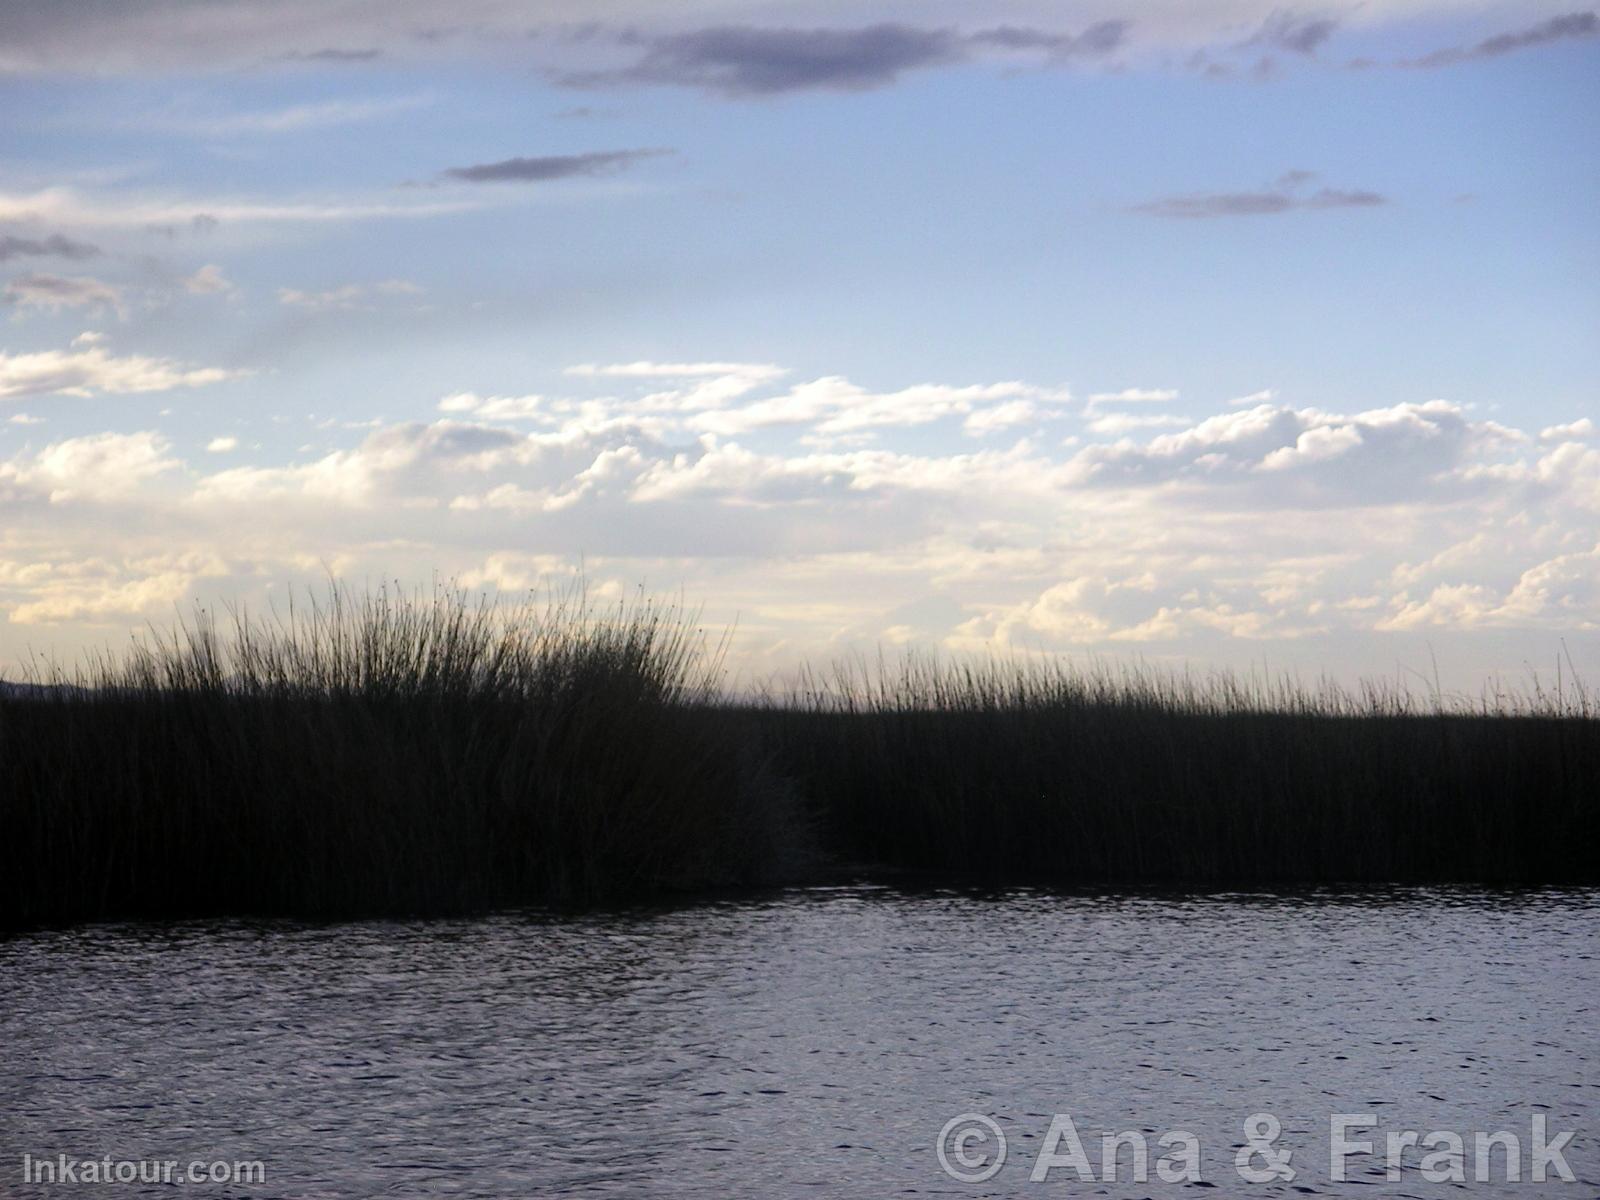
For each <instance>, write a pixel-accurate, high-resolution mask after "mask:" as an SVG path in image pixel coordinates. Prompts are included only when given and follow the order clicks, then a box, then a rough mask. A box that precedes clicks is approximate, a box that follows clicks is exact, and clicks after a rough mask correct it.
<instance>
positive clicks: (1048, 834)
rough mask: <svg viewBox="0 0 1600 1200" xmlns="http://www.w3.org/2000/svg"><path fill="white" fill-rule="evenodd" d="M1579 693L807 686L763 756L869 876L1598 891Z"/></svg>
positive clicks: (1128, 682)
mask: <svg viewBox="0 0 1600 1200" xmlns="http://www.w3.org/2000/svg"><path fill="white" fill-rule="evenodd" d="M1597 716H1600V706H1597V705H1596V703H1595V697H1594V696H1593V693H1591V692H1590V691H1588V690H1587V689H1585V688H1584V687H1583V686H1582V684H1581V683H1575V684H1570V685H1569V684H1565V683H1564V685H1563V686H1562V687H1561V688H1559V689H1558V690H1554V691H1552V690H1547V689H1545V688H1543V687H1541V686H1540V685H1539V684H1538V681H1537V680H1535V681H1534V683H1533V685H1532V686H1531V687H1530V688H1528V689H1527V690H1525V691H1521V692H1509V691H1504V690H1501V691H1497V692H1490V693H1486V694H1484V695H1480V696H1477V697H1460V696H1449V695H1446V694H1444V693H1442V692H1440V691H1439V690H1438V689H1433V690H1431V691H1430V692H1429V693H1428V694H1427V695H1425V696H1420V697H1419V696H1418V695H1417V694H1415V693H1413V692H1411V691H1408V690H1407V689H1405V688H1404V687H1401V686H1399V685H1397V684H1379V683H1373V684H1366V685H1363V686H1362V687H1360V688H1358V689H1356V690H1347V689H1344V688H1341V687H1339V686H1337V685H1336V684H1333V683H1331V682H1328V681H1321V682H1319V683H1318V684H1316V685H1313V686H1304V685H1301V684H1299V683H1297V682H1295V681H1293V680H1288V679H1278V680H1271V679H1264V678H1255V679H1249V678H1240V677H1238V676H1235V675H1230V674H1226V673H1211V674H1207V675H1204V676H1193V675H1181V674H1179V675H1173V674H1165V673H1161V672H1158V671H1153V670H1140V669H1129V668H1123V669H1116V668H1111V667H1101V668H1091V669H1086V670H1085V669H1079V668H1076V667H1074V666H1072V665H1070V664H1066V663H1062V662H1037V661H1035V662H1032V663H1022V662H1015V661H1000V660H991V661H988V662H983V663H976V664H974V663H965V664H962V663H943V662H940V661H938V660H936V659H931V658H911V659H908V660H906V661H904V662H902V663H900V664H898V665H894V666H884V665H881V664H880V665H878V666H877V667H876V668H874V669H870V670H869V669H865V668H863V667H861V666H859V665H858V666H855V667H853V668H849V669H844V670H837V671H836V672H835V673H834V674H833V675H831V676H829V677H828V678H827V679H825V680H821V681H819V680H818V679H817V678H816V677H814V676H802V678H801V680H800V681H799V683H798V685H797V686H796V687H795V688H794V689H792V690H791V691H790V692H788V693H787V694H778V695H771V696H769V697H768V698H767V703H766V705H765V708H764V711H763V713H762V722H761V724H762V735H761V739H762V742H763V745H765V746H766V747H767V748H768V751H769V753H771V754H772V756H773V759H774V761H775V762H776V764H777V766H778V769H779V770H781V771H784V772H785V773H787V774H788V775H790V776H791V777H793V778H795V779H797V780H800V781H802V782H803V789H804V790H805V792H806V793H807V794H808V795H813V796H816V797H819V798H823V802H822V803H821V804H820V805H819V811H820V812H821V814H822V816H823V819H824V820H825V822H826V830H827V836H828V840H829V842H830V844H832V845H834V846H836V847H839V848H840V849H841V850H842V851H843V852H846V853H848V854H851V855H853V856H855V857H857V858H859V859H861V860H863V861H867V862H887V863H893V864H895V865H897V866H900V867H903V868H909V869H914V870H920V871H926V872H933V873H938V874H946V875H952V874H961V875H967V876H971V877H974V878H980V879H986V880H992V881H1003V882H1017V881H1025V880H1027V881H1037V882H1044V883H1054V884H1107V883H1135V884H1184V885H1189V884H1200V885H1224V886H1231V885H1259V884H1270V885H1293V884H1336V883H1390V882H1424V881H1426V882H1475V883H1558V882H1559V883H1575V882H1597V881H1600V719H1597Z"/></svg>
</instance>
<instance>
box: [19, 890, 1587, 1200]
mask: <svg viewBox="0 0 1600 1200" xmlns="http://www.w3.org/2000/svg"><path fill="white" fill-rule="evenodd" d="M1597 917H1600V892H1594V891H1588V892H1539V893H1529V894H1520V895H1506V894H1492V893H1481V892H1471V891H1399V892H1387V893H1382V894H1374V893H1367V894H1363V895H1356V896H1350V895H1322V896H1300V897H1282V896H1223V897H1218V896H1210V897H1175V896H1158V895H1136V896H1061V895H1052V894H1045V893H1039V892H1012V893H1006V894H1004V895H998V896H996V895H984V896H977V895H971V894H957V893H945V892H935V893H929V892H916V893H910V892H905V891H898V890H890V889H884V888H870V887H856V888H826V889H809V890H804V891H795V892H787V893H783V894H780V895H775V896H770V897H764V898H760V899H754V900H742V901H737V902H722V903H710V904H700V905H695V906H692V907H682V908H675V909H664V910H652V911H634V912H627V913H620V914H619V913H610V914H604V915H592V916H583V917H551V916H545V915H537V914H533V915H530V914H514V915H502V916H497V917H494V918H490V919H484V920H475V921H450V922H416V923H372V924H353V925H335V926H323V927H307V926H295V925H281V924H242V923H234V924H215V923H213V924H199V923H196V924H184V925H176V926H148V925H114V926H97V927H92V928H84V929H76V930H67V931H52V932H43V933H37V934H30V935H26V936H20V937H13V938H10V939H8V940H4V941H0V1067H3V1080H0V1151H3V1154H4V1157H3V1158H0V1194H5V1195H28V1194H35V1193H30V1191H29V1190H28V1189H27V1188H26V1187H23V1186H21V1185H20V1183H19V1180H20V1177H21V1157H22V1155H23V1154H24V1153H30V1154H33V1155H34V1156H36V1157H45V1156H49V1157H53V1156H55V1155H57V1154H62V1153H64V1154H67V1155H69V1156H77V1157H81V1158H88V1157H99V1156H102V1155H106V1154H109V1155H112V1156H113V1157H115V1158H119V1159H142V1158H160V1159H166V1158H175V1159H180V1160H183V1161H188V1160H193V1159H204V1160H212V1159H229V1160H234V1159H238V1160H249V1159H259V1160H261V1161H263V1162H264V1163H265V1164H266V1168H267V1183H266V1186H265V1187H264V1188H263V1187H209V1188H207V1189H205V1191H204V1194H210V1195H218V1194H239V1195H244V1194H250V1195H271V1196H303V1197H310V1196H341V1197H342V1196H350V1197H365V1196H371V1195H377V1194H386V1195H433V1194H451V1195H463V1196H495V1197H499V1196H531V1195H611V1196H615V1195H639V1196H661V1195H697V1196H698V1195H707V1196H711V1195H726V1196H754V1197H778V1196H790V1195H815V1196H827V1197H833V1196H886V1195H893V1194H920V1195H926V1194H948V1195H957V1196H979V1195H990V1194H992V1195H1006V1196H1027V1195H1041V1196H1043V1195H1061V1194H1068V1193H1070V1194H1072V1195H1107V1196H1123V1195H1128V1196H1143V1195H1159V1194H1179V1193H1180V1192H1189V1193H1191V1194H1199V1193H1198V1192H1195V1191H1194V1189H1193V1188H1192V1187H1185V1186H1182V1185H1167V1184H1163V1183H1161V1182H1159V1181H1158V1180H1155V1179H1152V1181H1151V1182H1149V1183H1148V1184H1143V1185H1137V1186H1136V1185H1134V1184H1130V1183H1121V1184H1117V1183H1082V1182H1078V1181H1076V1180H1075V1179H1073V1178H1072V1177H1071V1175H1070V1173H1068V1172H1059V1171H1058V1172H1057V1173H1056V1174H1055V1175H1053V1176H1052V1178H1051V1179H1050V1181H1049V1182H1048V1183H1039V1184H1034V1183H1030V1182H1029V1179H1028V1172H1029V1169H1030V1167H1031V1166H1032V1164H1033V1162H1034V1160H1035V1158H1036V1155H1037V1150H1038V1146H1039V1144H1040V1142H1041V1140H1042V1139H1043V1137H1044V1134H1045V1131H1046V1129H1047V1128H1048V1126H1049V1124H1050V1116H1051V1114H1054V1113H1070V1114H1071V1116H1072V1118H1073V1121H1074V1124H1075V1126H1076V1127H1077V1129H1078V1130H1079V1131H1081V1132H1082V1133H1083V1135H1084V1140H1085V1142H1086V1143H1088V1144H1089V1149H1090V1157H1091V1159H1092V1160H1093V1161H1094V1162H1095V1163H1097V1164H1098V1163H1099V1161H1100V1154H1099V1143H1098V1138H1099V1134H1100V1133H1101V1132H1103V1131H1116V1130H1122V1129H1138V1130H1145V1131H1148V1132H1149V1134H1150V1142H1151V1145H1152V1148H1153V1150H1152V1154H1153V1155H1158V1154H1160V1153H1161V1151H1160V1150H1159V1149H1158V1148H1154V1147H1155V1137H1156V1135H1157V1134H1159V1133H1160V1132H1163V1131H1165V1130H1168V1129H1174V1128H1182V1129H1187V1130H1191V1131H1193V1132H1194V1133H1195V1134H1196V1135H1197V1137H1198V1138H1199V1140H1200V1142H1201V1144H1202V1146H1203V1148H1204V1153H1205V1162H1204V1171H1203V1176H1204V1178H1205V1179H1206V1180H1207V1181H1214V1182H1215V1184H1216V1186H1217V1187H1218V1188H1219V1189H1220V1190H1218V1191H1216V1192H1214V1193H1212V1194H1216V1195H1230V1196H1233V1195H1242V1196H1248V1195H1261V1196H1273V1195H1284V1196H1292V1195H1302V1194H1324V1195H1327V1194H1351V1195H1354V1194H1361V1195H1385V1196H1388V1195H1447V1194H1448V1195H1459V1194H1461V1192H1462V1190H1463V1189H1461V1188H1452V1187H1449V1186H1447V1185H1442V1184H1430V1183H1427V1182H1425V1181H1423V1180H1421V1179H1420V1178H1419V1177H1417V1176H1416V1174H1415V1172H1414V1171H1413V1172H1408V1174H1407V1176H1406V1178H1405V1179H1404V1180H1403V1182H1402V1183H1399V1184H1389V1185H1385V1184H1384V1181H1383V1177H1382V1164H1381V1161H1380V1162H1377V1164H1376V1166H1374V1162H1373V1161H1372V1160H1356V1161H1355V1162H1354V1164H1353V1171H1352V1182H1350V1183H1346V1184H1343V1185H1340V1184H1335V1183H1332V1182H1331V1181H1330V1179H1329V1171H1328V1162H1327V1138H1328V1118H1329V1115H1330V1114H1332V1113H1336V1112H1373V1113H1375V1114H1378V1116H1379V1121H1380V1125H1379V1128H1378V1131H1377V1136H1378V1138H1379V1142H1380V1149H1381V1142H1382V1137H1383V1133H1384V1131H1386V1130H1390V1129H1393V1130H1404V1129H1417V1130H1421V1131H1429V1130H1433V1129H1450V1130H1456V1131H1460V1132H1463V1133H1466V1134H1467V1135H1468V1136H1469V1139H1470V1133H1471V1131H1474V1130H1478V1129H1485V1130H1493V1129H1496V1128H1500V1127H1505V1128H1508V1129H1512V1130H1520V1131H1521V1136H1522V1139H1523V1143H1524V1146H1525V1147H1526V1145H1527V1142H1528V1140H1529V1139H1528V1134H1529V1122H1530V1119H1531V1117H1532V1115H1533V1114H1535V1113H1543V1114H1545V1115H1546V1117H1547V1119H1548V1122H1549V1127H1550V1129H1551V1131H1552V1134H1553V1133H1554V1132H1555V1131H1558V1130H1565V1129H1571V1130H1576V1131H1577V1138H1576V1140H1575V1142H1574V1143H1573V1144H1572V1146H1571V1147H1569V1148H1568V1150H1567V1159H1568V1161H1569V1162H1570V1163H1571V1164H1572V1167H1573V1169H1574V1170H1575V1171H1576V1173H1577V1174H1578V1177H1579V1182H1578V1183H1576V1184H1561V1183H1557V1182H1552V1183H1549V1184H1546V1185H1542V1186H1541V1185H1531V1184H1527V1183H1524V1184H1521V1185H1516V1184H1504V1183H1501V1184H1498V1185H1494V1184H1490V1185H1479V1184H1471V1183H1469V1184H1468V1186H1467V1188H1466V1189H1465V1190H1466V1191H1468V1192H1470V1193H1472V1194H1479V1195H1493V1194H1501V1195H1527V1196H1534V1195H1543V1194H1549V1195H1573V1196H1592V1195H1595V1194H1596V1190H1597V1188H1600V1152H1597V1148H1596V1137H1597V1135H1600V1129H1597V1128H1596V1122H1595V1117H1596V1114H1597V1113H1600V1069H1597V1065H1596V1050H1597V1041H1596V1028H1597V1025H1600V1021H1597V1020H1596V1016H1597V1014H1596V1007H1597V1004H1600V1001H1597V1000H1596V997H1600V959H1597V949H1600V936H1597V931H1600V923H1597ZM969 1111H973V1112H979V1113H983V1114H992V1115H993V1116H994V1118H995V1119H996V1120H997V1121H998V1122H999V1124H1000V1125H1001V1127H1002V1129H1004V1130H1005V1131H1006V1133H1007V1135H1008V1136H1009V1138H1010V1142H1011V1156H1010V1159H1009V1160H1008V1162H1007V1164H1006V1166H1005V1167H1004V1169H1003V1170H1002V1171H1001V1172H1000V1173H999V1174H998V1175H997V1176H996V1177H995V1178H994V1179H993V1180H992V1181H990V1182H988V1183H985V1184H981V1185H979V1184H966V1183H961V1182H958V1181H956V1180H954V1179H951V1178H949V1177H948V1176H946V1175H945V1174H944V1173H943V1172H942V1171H941V1170H940V1167H939V1163H938V1160H937V1158H936V1156H935V1154H934V1141H935V1138H936V1135H937V1134H938V1131H939V1129H940V1127H941V1126H942V1125H943V1124H944V1122H945V1121H946V1120H948V1119H949V1118H951V1117H953V1116H955V1115H956V1114H959V1113H964V1112H969ZM1258 1111H1267V1112H1271V1113H1274V1114H1276V1115H1277V1116H1278V1117H1279V1118H1281V1120H1282V1122H1283V1133H1282V1135H1281V1137H1280V1140H1279V1145H1280V1147H1282V1148H1289V1149H1293V1150H1294V1151H1295V1157H1294V1160H1293V1162H1294V1165H1295V1166H1296V1167H1297V1168H1298V1175H1297V1178H1296V1179H1295V1180H1294V1181H1293V1183H1285V1182H1280V1183H1276V1184H1270V1185H1246V1184H1243V1183H1241V1182H1240V1180H1239V1179H1238V1177H1237V1176H1236V1175H1235V1174H1234V1169H1233V1161H1234V1146H1235V1145H1236V1144H1238V1143H1240V1142H1242V1140H1243V1138H1242V1135H1241V1129H1240V1126H1241V1123H1242V1122H1243V1120H1244V1118H1245V1117H1247V1116H1248V1115H1249V1114H1251V1113H1255V1112H1258ZM1469 1160H1470V1140H1469ZM1412 1161H1413V1162H1414V1161H1415V1160H1412ZM1523 1161H1524V1170H1525V1171H1526V1169H1527V1150H1526V1149H1524V1153H1523ZM1126 1170H1127V1168H1126V1166H1125V1167H1124V1176H1123V1178H1124V1179H1126V1178H1127V1175H1126ZM1469 1170H1470V1161H1469ZM1497 1178H1498V1176H1497ZM1356 1181H1359V1182H1356ZM1374 1184H1376V1185H1377V1186H1376V1187H1374V1186H1372V1185H1374ZM63 1190H64V1189H62V1188H60V1187H57V1188H53V1189H38V1192H37V1194H44V1193H45V1192H46V1191H48V1192H49V1193H50V1194H60V1193H61V1192H62V1191H63ZM85 1190H92V1191H94V1194H99V1195H107V1194H118V1195H122V1194H129V1195H131V1194H141V1193H140V1189H139V1188H138V1187H136V1186H135V1187H128V1188H120V1189H118V1188H112V1189H106V1188H99V1189H85ZM189 1190H191V1191H194V1192H195V1193H196V1194H201V1189H200V1188H198V1187H196V1188H192V1189H189ZM170 1192H171V1189H170V1188H160V1187H152V1188H150V1189H148V1194H170Z"/></svg>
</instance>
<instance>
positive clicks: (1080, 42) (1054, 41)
mask: <svg viewBox="0 0 1600 1200" xmlns="http://www.w3.org/2000/svg"><path fill="white" fill-rule="evenodd" d="M1131 28H1133V22H1131V21H1101V22H1100V23H1099V24H1097V25H1091V26H1089V28H1087V29H1085V30H1084V31H1083V32H1082V33H1078V34H1071V33H1052V32H1050V31H1049V30H1044V29H1030V28H1026V27H1019V26H1016V25H999V26H996V27H995V28H993V29H983V30H979V31H978V32H977V33H974V34H972V35H971V36H970V37H968V39H967V41H968V42H969V43H971V44H972V45H975V46H990V47H994V48H996V49H1000V50H1043V51H1044V52H1045V53H1046V54H1048V55H1049V56H1050V57H1052V58H1093V57H1097V56H1099V55H1102V54H1110V53H1111V52H1112V51H1113V50H1117V49H1119V48H1120V47H1121V46H1122V45H1123V44H1124V43H1125V42H1126V41H1127V40H1128V31H1129V30H1130V29H1131Z"/></svg>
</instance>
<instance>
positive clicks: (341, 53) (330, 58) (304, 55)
mask: <svg viewBox="0 0 1600 1200" xmlns="http://www.w3.org/2000/svg"><path fill="white" fill-rule="evenodd" d="M382 56H383V51H382V50H379V49H377V48H376V47H373V48H370V49H366V50H342V49H340V48H338V47H337V46H329V47H327V48H326V49H323V50H291V51H289V53H287V54H285V55H284V56H283V57H284V58H285V59H286V60H287V61H289V62H319V63H357V62H371V61H372V60H373V59H375V58H381V57H382Z"/></svg>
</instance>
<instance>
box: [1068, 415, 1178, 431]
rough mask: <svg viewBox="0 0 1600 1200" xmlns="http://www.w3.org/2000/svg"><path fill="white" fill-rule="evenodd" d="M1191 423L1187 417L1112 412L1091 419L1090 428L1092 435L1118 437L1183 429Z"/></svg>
mask: <svg viewBox="0 0 1600 1200" xmlns="http://www.w3.org/2000/svg"><path fill="white" fill-rule="evenodd" d="M1189 423H1190V422H1189V419H1188V418H1187V417H1179V416H1174V415H1172V414H1169V413H1121V412H1111V413H1105V414H1103V415H1101V416H1098V417H1093V418H1091V419H1090V421H1089V426H1088V427H1089V430H1090V431H1091V432H1092V433H1099V434H1106V435H1109V436H1111V437H1117V436H1120V435H1122V434H1125V433H1137V432H1138V431H1139V430H1141V429H1182V428H1184V427H1185V426H1187V425H1188V424H1189Z"/></svg>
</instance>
